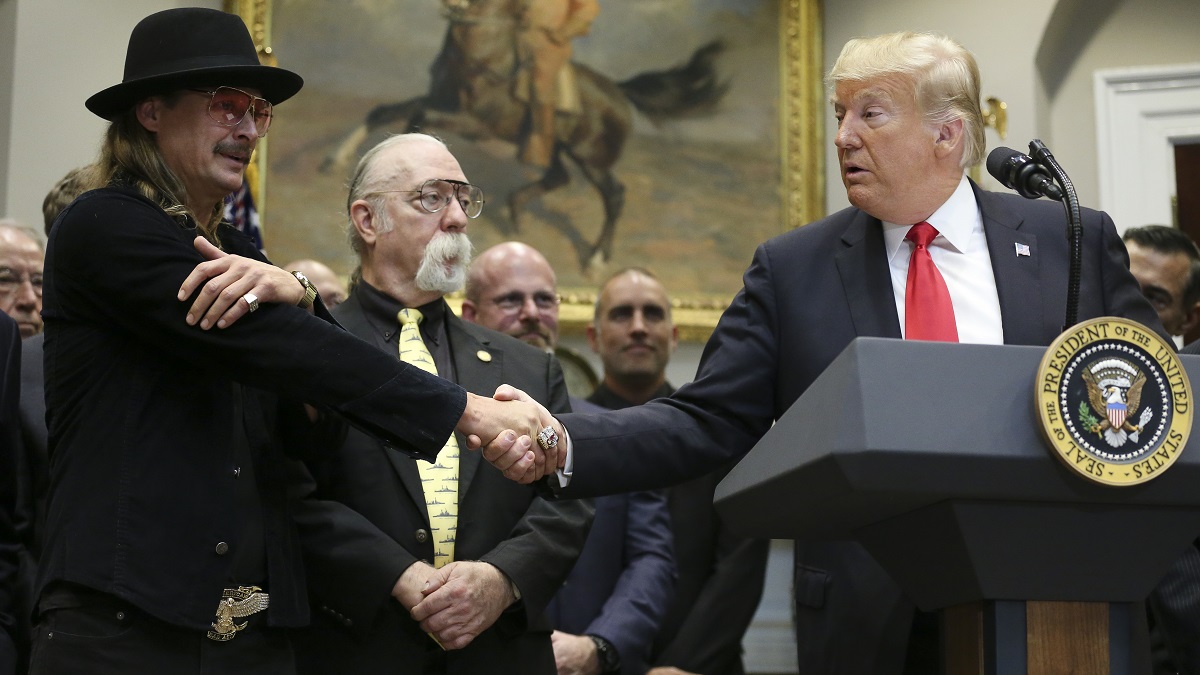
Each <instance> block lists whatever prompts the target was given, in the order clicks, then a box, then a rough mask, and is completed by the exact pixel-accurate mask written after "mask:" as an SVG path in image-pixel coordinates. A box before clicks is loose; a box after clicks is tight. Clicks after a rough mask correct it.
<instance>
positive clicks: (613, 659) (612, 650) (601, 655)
mask: <svg viewBox="0 0 1200 675" xmlns="http://www.w3.org/2000/svg"><path fill="white" fill-rule="evenodd" d="M588 637H590V638H592V642H594V643H596V658H597V659H599V660H600V672H602V673H619V672H621V655H620V654H618V653H617V648H616V647H614V646H613V645H612V643H611V642H609V641H608V640H605V639H604V638H602V637H600V636H599V635H589V636H588Z"/></svg>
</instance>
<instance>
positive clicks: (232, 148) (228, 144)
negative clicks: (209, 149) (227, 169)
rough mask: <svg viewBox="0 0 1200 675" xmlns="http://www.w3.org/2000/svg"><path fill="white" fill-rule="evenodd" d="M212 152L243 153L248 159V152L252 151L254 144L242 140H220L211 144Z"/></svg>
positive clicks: (220, 153) (221, 153)
mask: <svg viewBox="0 0 1200 675" xmlns="http://www.w3.org/2000/svg"><path fill="white" fill-rule="evenodd" d="M213 152H214V153H216V154H218V155H244V156H245V157H246V161H247V162H249V161H250V154H251V153H253V152H254V144H253V143H246V142H243V141H221V142H220V143H217V144H216V145H215V146H213Z"/></svg>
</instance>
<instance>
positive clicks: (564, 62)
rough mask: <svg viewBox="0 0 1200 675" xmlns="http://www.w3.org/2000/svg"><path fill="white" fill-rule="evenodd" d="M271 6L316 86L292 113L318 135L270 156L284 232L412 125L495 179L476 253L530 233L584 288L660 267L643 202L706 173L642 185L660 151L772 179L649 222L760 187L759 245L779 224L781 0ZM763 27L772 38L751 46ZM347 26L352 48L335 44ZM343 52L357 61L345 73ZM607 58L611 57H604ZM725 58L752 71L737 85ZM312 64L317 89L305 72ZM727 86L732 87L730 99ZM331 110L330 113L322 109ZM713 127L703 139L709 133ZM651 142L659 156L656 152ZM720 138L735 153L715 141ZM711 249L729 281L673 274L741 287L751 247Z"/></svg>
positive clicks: (708, 284) (348, 62)
mask: <svg viewBox="0 0 1200 675" xmlns="http://www.w3.org/2000/svg"><path fill="white" fill-rule="evenodd" d="M275 1H276V5H275V7H276V11H275V26H276V27H275V36H276V37H275V40H276V51H277V53H280V54H285V55H286V56H287V57H288V58H289V59H290V58H295V57H296V56H297V55H298V54H297V52H303V53H302V54H299V56H300V57H301V58H306V59H309V61H308V62H307V63H305V64H301V63H298V62H294V61H292V60H289V63H296V65H295V67H297V68H300V67H301V65H304V67H305V72H306V74H310V73H313V72H314V70H315V71H316V72H317V75H316V76H310V77H309V78H308V79H309V81H310V83H311V87H310V88H311V90H312V92H313V93H312V94H310V95H309V96H310V97H309V98H308V99H306V100H304V101H298V102H297V108H300V110H298V111H296V112H294V113H293V115H294V116H295V117H298V118H304V119H305V121H306V123H308V124H312V125H314V127H313V128H314V130H317V126H315V125H320V131H319V133H316V134H314V135H313V136H311V137H310V138H309V141H308V143H306V144H305V145H304V147H299V146H297V147H295V148H294V152H293V148H286V149H281V148H280V147H279V146H278V145H276V146H273V147H272V154H271V157H270V160H269V172H268V173H269V181H270V185H271V188H270V190H269V193H270V194H272V195H277V194H279V192H278V190H280V189H281V188H278V187H276V186H277V185H278V183H279V179H280V178H281V179H282V180H283V181H286V182H288V183H290V184H289V185H288V187H287V188H285V189H286V190H287V191H288V192H289V193H290V195H289V197H288V198H287V202H288V203H287V204H285V206H284V207H283V208H285V209H287V210H289V211H294V213H292V214H289V215H290V216H292V217H289V218H288V221H289V226H290V224H291V222H292V221H293V220H300V221H304V222H311V220H312V219H313V215H311V211H308V212H301V210H300V208H299V207H300V204H301V202H300V199H299V198H300V197H301V196H302V195H303V194H306V193H311V192H313V191H315V190H314V188H313V186H315V185H318V184H321V185H325V184H328V185H330V186H332V185H334V184H336V183H335V181H338V182H342V181H344V180H345V175H346V172H347V170H348V167H349V166H352V165H353V163H354V162H356V161H357V159H358V157H359V155H360V154H361V153H362V152H363V151H364V150H365V149H366V148H368V147H370V146H371V145H372V144H373V143H375V142H377V141H378V140H379V139H380V138H381V137H382V135H385V134H389V133H402V132H405V131H415V130H420V131H425V132H427V133H432V134H436V135H438V136H440V137H442V138H445V139H446V140H447V141H449V142H451V143H452V144H456V145H455V148H456V150H455V151H456V153H458V156H460V157H462V158H463V161H464V162H467V163H468V164H471V163H472V154H473V153H478V155H479V160H480V162H481V163H483V164H484V165H485V166H483V168H482V169H481V168H479V165H478V164H475V165H473V175H480V176H481V177H485V178H488V177H489V176H490V177H491V179H490V180H487V181H485V182H482V184H483V185H484V187H485V190H486V193H487V208H486V209H485V211H484V214H483V216H482V217H481V218H480V219H479V220H478V221H476V222H477V223H478V224H473V228H474V231H473V232H472V235H471V236H472V238H473V239H475V240H477V241H478V242H479V245H480V246H486V245H487V244H488V243H490V242H491V241H492V237H493V235H494V237H495V238H496V240H497V242H498V241H503V240H504V239H512V238H517V239H521V240H524V241H528V242H530V243H536V245H538V246H539V247H540V248H542V249H544V250H546V249H548V251H549V252H550V253H551V254H553V255H554V256H555V258H556V259H558V260H561V261H562V264H561V267H562V268H563V270H564V272H565V274H567V276H566V277H565V279H564V281H566V282H567V283H568V284H572V283H573V284H575V285H580V286H590V285H591V283H592V281H593V279H594V278H596V276H597V275H602V274H603V269H604V268H605V267H606V266H608V265H610V264H619V265H625V264H631V263H632V264H655V261H653V260H646V259H645V257H646V256H648V255H651V254H650V252H649V251H648V249H647V248H646V247H645V246H644V245H643V243H650V241H649V240H647V239H646V237H645V235H644V234H643V232H644V228H646V227H649V226H652V225H653V224H652V223H651V221H650V218H651V216H652V213H653V210H655V209H660V208H661V207H663V206H670V205H671V203H672V202H673V201H674V199H675V198H673V197H672V196H671V195H672V193H675V192H679V191H690V190H699V189H700V186H702V185H703V184H704V182H703V181H690V180H687V179H684V178H682V177H679V176H678V175H677V174H679V173H680V172H682V171H684V170H685V169H687V168H688V166H689V165H688V164H680V165H672V166H670V167H669V168H667V169H666V170H661V169H655V171H654V173H653V175H651V176H649V177H646V176H645V175H644V174H645V172H646V171H647V170H648V166H647V159H649V160H651V161H653V162H654V163H657V162H659V161H669V160H670V158H671V156H672V153H676V152H679V151H686V150H688V149H689V148H696V149H697V152H699V153H701V154H704V155H709V154H711V155H713V156H714V158H718V159H719V158H722V157H724V158H730V157H732V156H738V157H739V160H740V159H741V156H742V155H743V153H744V154H745V155H746V156H750V157H751V159H750V160H749V161H752V162H754V163H755V164H756V166H755V168H754V169H753V171H746V170H744V169H738V170H736V172H735V173H737V175H738V178H736V179H735V182H736V181H740V180H742V177H743V176H744V177H745V180H747V181H749V180H750V177H751V176H755V175H760V174H763V173H766V174H769V175H767V177H766V180H763V181H755V182H753V183H752V184H750V185H747V186H740V185H736V186H734V190H735V192H736V194H735V195H734V196H733V197H732V201H731V198H730V197H723V196H718V195H716V194H700V195H698V196H697V197H695V198H688V199H687V200H686V201H685V209H684V210H680V211H673V212H667V213H662V212H660V213H658V214H657V215H656V216H654V217H655V218H656V219H657V221H658V222H659V223H663V224H667V225H674V223H675V221H677V220H682V219H684V218H687V217H692V216H694V214H693V213H692V210H693V209H697V210H701V211H705V210H706V211H708V212H710V213H711V212H713V211H714V209H703V204H704V203H705V202H707V201H709V200H717V201H720V202H721V205H720V206H718V207H717V209H716V210H721V209H722V208H724V204H725V203H730V204H733V203H736V202H738V201H739V200H741V199H743V198H745V199H747V200H749V199H750V196H751V195H756V194H759V193H761V197H762V198H760V199H759V204H764V203H765V206H766V207H767V209H768V216H767V217H766V218H764V219H763V223H762V224H761V226H762V227H763V228H764V232H763V233H762V234H763V236H762V237H761V238H766V237H767V236H770V235H771V234H774V233H775V232H777V231H778V229H779V224H780V219H779V215H778V214H779V209H778V203H777V200H778V197H777V192H776V191H777V187H778V173H777V172H778V166H779V165H778V136H777V133H778V132H777V125H778V117H777V110H776V108H775V107H774V106H775V103H774V102H775V101H776V100H777V99H778V88H777V76H778V72H779V71H778V62H777V59H778V47H777V44H775V43H773V40H775V39H777V19H778V1H777V0H743V1H742V2H737V1H735V0H712V2H709V3H704V7H702V8H698V7H696V6H694V5H693V3H690V2H687V3H684V4H683V5H681V6H680V2H679V0H656V1H655V2H651V3H641V2H639V3H632V4H629V5H625V4H622V5H620V6H618V5H605V6H604V11H600V9H601V6H600V5H599V4H598V3H597V1H596V0H427V1H426V2H422V3H407V2H399V1H398V0H356V2H354V3H348V4H345V5H341V4H339V5H338V8H337V10H336V11H335V10H334V9H332V8H329V7H328V6H326V5H325V3H322V2H318V1H317V0H275ZM677 6H678V7H677ZM300 7H303V8H304V9H303V10H299V9H293V8H300ZM610 7H612V8H614V9H612V10H610V9H609V8H610ZM712 7H717V8H720V9H722V10H723V11H726V12H731V13H733V14H735V15H737V16H736V18H738V19H739V20H740V23H741V24H742V25H734V26H733V27H732V28H731V27H730V24H729V22H728V21H727V20H725V19H724V18H723V17H718V16H716V12H715V11H714V10H713V9H711V8H712ZM435 8H436V9H435ZM431 10H433V11H431ZM317 17H322V18H317ZM439 27H440V28H439ZM651 28H653V29H654V30H655V31H656V35H652V36H650V39H649V40H646V39H645V37H644V36H643V37H638V38H637V39H638V40H639V42H640V43H641V44H639V45H638V46H637V48H636V49H633V48H630V47H629V46H624V45H620V44H617V45H615V46H614V40H617V41H621V40H625V39H626V36H627V35H631V36H639V35H640V34H641V33H643V32H644V31H646V30H648V29H651ZM764 32H765V33H766V34H767V35H769V36H770V37H771V40H767V41H764V40H762V38H761V35H762V33H764ZM343 33H344V34H346V35H348V36H349V35H352V41H351V42H349V43H345V42H342V41H341V40H337V41H336V42H334V36H335V35H341V34H343ZM289 39H291V40H295V42H293V43H291V44H290V45H289V42H288V41H289ZM323 39H324V40H329V41H330V42H331V46H332V45H333V44H336V48H335V49H329V50H327V51H324V52H322V53H320V58H317V54H314V53H313V47H312V45H311V43H310V41H313V40H316V41H320V40H323ZM630 39H632V38H630ZM289 50H291V51H290V52H289ZM421 54H424V56H421ZM355 55H357V56H355ZM356 58H357V59H360V60H365V61H366V63H361V62H360V64H358V65H357V66H356V64H355V62H354V60H355V59H356ZM618 60H619V61H621V65H620V66H619V67H613V66H611V65H606V64H607V62H609V61H612V62H614V63H615V62H616V61H618ZM751 61H753V65H752V66H751V65H750V63H751ZM735 63H737V64H739V68H741V69H744V70H746V71H747V72H748V73H751V76H750V77H744V78H742V79H740V80H736V81H735V80H734V79H733V77H732V76H734V75H736V74H737V72H736V71H735V70H734V68H733V67H731V66H732V65H733V64H735ZM370 64H374V65H370ZM639 64H640V65H639ZM363 66H367V67H363ZM322 71H323V72H324V73H327V75H326V77H327V78H328V79H327V81H314V80H317V79H318V77H319V76H321V75H322ZM610 73H611V74H617V75H621V76H620V77H613V76H612V75H610ZM422 76H423V77H422ZM421 79H423V80H424V83H423V84H417V85H416V86H414V85H413V84H405V83H414V82H420V80H421ZM393 82H394V83H397V84H393ZM731 88H733V89H731ZM731 90H732V91H739V92H740V95H739V96H738V97H737V99H736V100H735V99H734V98H732V97H731V96H730V92H731ZM740 90H745V91H740ZM326 92H328V93H326ZM389 94H399V95H398V96H390V95H389ZM406 95H407V97H406ZM320 96H327V98H326V99H324V100H321V99H320V98H318V97H320ZM335 101H340V102H343V103H349V102H351V101H354V102H355V103H354V104H353V105H338V104H337V103H335ZM358 101H361V102H362V103H363V104H365V105H362V107H359V104H358V103H357V102H358ZM310 102H311V103H310ZM305 106H312V107H311V108H310V109H311V110H312V112H311V113H309V112H307V111H306V110H305V109H304V107H305ZM318 108H319V109H321V110H323V111H325V113H324V117H319V116H318V115H319V113H317V109H318ZM334 111H336V112H337V113H340V114H337V115H334V116H333V117H330V116H329V113H330V112H334ZM747 112H752V114H753V116H754V118H753V120H747V119H746V118H745V114H746V113H747ZM310 115H311V116H310ZM356 117H357V120H359V121H358V122H357V124H356V119H355V118H356ZM748 122H752V123H748ZM282 123H285V124H286V123H287V121H282ZM705 125H707V126H705ZM302 134H303V132H301V137H303V135H302ZM713 135H715V136H716V138H717V144H716V145H714V144H712V143H708V142H707V140H706V139H708V138H709V137H711V136H713ZM647 136H650V137H651V138H649V139H646V138H645V137H647ZM293 137H295V136H293ZM743 137H744V140H743ZM634 138H637V139H638V143H636V144H635V143H633V142H631V141H632V139H634ZM643 141H646V142H643ZM281 143H282V141H281ZM464 143H466V144H467V145H468V146H470V147H464V146H463V144H464ZM659 144H664V145H665V150H663V151H660V150H654V148H656V147H657V146H658V145H659ZM697 144H701V145H700V146H698V145H697ZM722 144H734V145H739V144H740V146H739V147H737V148H734V149H732V151H730V149H723V150H722V149H718V146H719V145H722ZM652 151H653V152H652ZM318 152H319V153H320V154H317V153H318ZM306 157H307V159H306ZM702 165H703V166H705V167H708V166H712V165H713V163H712V162H703V163H702ZM691 166H692V167H693V168H694V167H695V166H697V165H696V164H695V163H693V164H692V165H691ZM309 167H311V170H316V171H317V172H318V175H311V174H310V173H309V172H310V168H309ZM492 171H494V173H492ZM631 180H632V181H634V182H632V183H631V182H630V181H631ZM668 183H670V184H668ZM672 184H675V185H672ZM676 185H677V186H676ZM631 190H632V192H631ZM651 194H653V197H651V196H650V195H651ZM773 196H774V198H772V197H773ZM293 198H294V199H293ZM276 203H277V202H276ZM268 208H271V207H270V206H268ZM274 213H275V214H278V213H279V212H278V211H275V212H274ZM268 218H269V219H270V216H269V217H268ZM759 225H760V224H759V223H756V224H755V225H754V226H755V227H758V226H759ZM268 227H269V223H268ZM664 234H667V233H666V232H664ZM322 236H323V235H322ZM755 236H757V235H755ZM618 242H620V243H619V244H618ZM289 244H290V242H289ZM270 245H272V246H274V248H275V249H276V250H278V248H279V247H278V245H275V244H273V243H272V244H270ZM737 245H738V246H742V243H741V242H740V240H739V242H738V244H737ZM318 253H320V252H315V251H314V252H309V251H306V250H296V251H295V254H296V255H300V256H302V255H317V254H318ZM706 253H707V254H708V255H711V256H712V257H713V258H718V257H719V258H722V260H721V261H720V262H719V267H720V269H721V270H722V271H724V270H725V268H728V270H729V276H728V278H722V279H721V280H720V281H719V282H718V281H717V280H716V279H717V277H715V276H714V275H713V274H712V272H713V271H714V269H716V266H715V265H709V266H708V267H707V269H705V270H704V271H703V272H694V271H692V270H685V271H687V273H688V274H695V276H696V280H695V282H694V283H692V284H688V283H684V284H682V286H681V287H683V288H685V289H686V288H688V286H689V285H690V286H693V287H696V288H697V289H698V290H704V291H709V290H712V287H717V284H718V283H719V284H720V286H719V290H722V291H724V290H725V289H727V288H732V289H736V284H737V279H738V272H740V270H738V269H737V268H738V266H740V265H744V260H745V258H746V256H747V255H748V254H749V251H745V252H743V251H739V250H732V251H724V250H720V249H711V248H709V250H707V251H706ZM284 255H291V251H290V250H288V251H285V253H284ZM654 255H657V254H654ZM322 256H323V257H325V258H329V257H330V256H329V255H328V253H323V254H322ZM725 257H728V258H729V259H730V261H731V262H730V264H728V265H726V264H725V262H724V260H723V258H725ZM572 261H574V262H575V263H576V264H575V265H572V264H571V263H572ZM697 269H700V268H697ZM673 281H674V279H673Z"/></svg>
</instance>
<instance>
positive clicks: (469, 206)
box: [374, 178, 483, 218]
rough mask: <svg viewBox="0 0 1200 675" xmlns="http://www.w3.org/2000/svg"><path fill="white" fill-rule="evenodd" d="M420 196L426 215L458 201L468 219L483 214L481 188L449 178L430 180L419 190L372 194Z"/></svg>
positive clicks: (376, 192)
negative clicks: (393, 193) (394, 193)
mask: <svg viewBox="0 0 1200 675" xmlns="http://www.w3.org/2000/svg"><path fill="white" fill-rule="evenodd" d="M392 192H396V193H401V194H404V193H407V194H420V195H421V197H420V199H419V200H418V201H419V202H420V204H421V208H422V209H424V210H425V212H426V213H437V212H439V211H441V210H442V209H444V208H446V207H447V206H449V205H450V203H451V202H453V201H455V200H458V205H459V206H461V207H462V210H463V213H465V214H467V217H468V218H478V217H479V214H481V213H483V188H481V187H479V186H478V185H471V184H470V183H464V182H463V181H461V180H451V179H449V178H432V179H430V180H427V181H425V182H424V183H422V184H421V189H419V190H375V191H374V194H386V193H392Z"/></svg>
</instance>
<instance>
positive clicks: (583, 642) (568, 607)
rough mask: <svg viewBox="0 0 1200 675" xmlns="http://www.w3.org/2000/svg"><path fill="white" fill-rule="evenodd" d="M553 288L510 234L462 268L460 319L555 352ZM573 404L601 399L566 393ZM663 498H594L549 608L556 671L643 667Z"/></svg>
mask: <svg viewBox="0 0 1200 675" xmlns="http://www.w3.org/2000/svg"><path fill="white" fill-rule="evenodd" d="M558 304H559V301H558V288H557V280H556V277H555V274H554V270H553V269H552V268H551V267H550V263H548V262H547V261H546V258H545V257H544V256H542V254H541V253H539V252H538V251H537V249H534V248H533V247H531V246H528V245H527V244H522V243H521V242H516V241H511V242H505V243H503V244H497V245H496V246H493V247H491V248H489V249H488V250H486V251H484V252H483V253H481V254H480V255H479V257H478V259H476V260H475V261H474V262H473V263H472V264H471V270H470V273H469V274H468V276H467V297H466V300H464V301H463V309H462V314H463V319H465V320H467V321H471V322H473V323H478V324H480V325H482V326H486V327H488V328H491V329H492V330H496V331H499V332H501V333H506V334H508V335H511V336H512V337H515V338H517V339H519V340H522V341H524V342H526V343H528V344H531V345H533V346H535V347H538V348H540V349H543V350H545V351H547V352H550V353H553V351H554V348H555V347H556V346H557V344H558ZM571 408H572V409H573V410H592V411H598V410H600V408H599V407H598V406H595V405H592V404H590V403H588V402H587V401H582V400H580V399H577V398H574V397H572V399H571ZM675 581H676V570H675V559H674V553H673V551H672V540H671V519H670V514H669V512H668V510H667V499H666V496H665V495H664V494H663V493H661V492H655V491H638V492H629V493H624V494H618V495H611V496H606V497H600V498H598V499H596V518H595V521H594V522H593V523H592V530H591V532H589V533H588V538H587V543H586V544H585V545H584V548H583V553H581V554H580V556H579V560H577V561H576V563H575V566H574V568H572V569H571V574H570V576H568V577H567V579H566V580H565V581H564V582H563V584H562V586H561V587H560V588H559V589H558V592H557V593H556V594H555V595H554V598H553V599H552V600H551V602H550V604H549V605H548V606H547V607H546V616H547V617H548V618H549V619H550V621H551V622H552V623H553V625H554V628H555V631H554V634H553V635H552V636H551V637H552V640H553V646H554V660H555V665H556V666H557V668H558V675H600V674H604V673H621V675H642V674H643V673H645V672H646V670H647V669H648V667H649V658H650V650H651V645H652V643H653V641H654V639H655V636H656V635H658V633H659V630H660V628H661V625H662V621H663V618H664V617H665V616H666V614H667V611H668V609H669V608H670V606H671V601H672V599H673V598H674V596H675Z"/></svg>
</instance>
